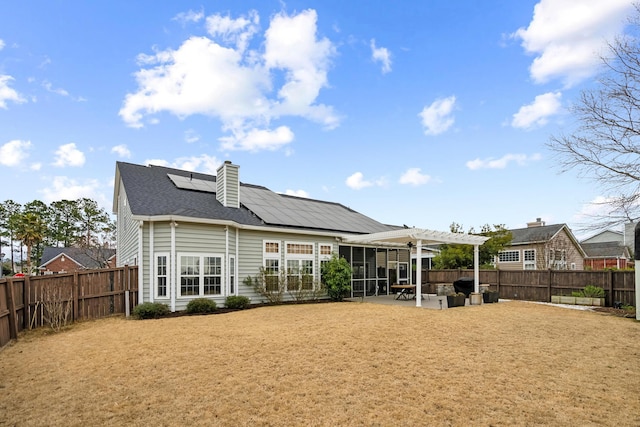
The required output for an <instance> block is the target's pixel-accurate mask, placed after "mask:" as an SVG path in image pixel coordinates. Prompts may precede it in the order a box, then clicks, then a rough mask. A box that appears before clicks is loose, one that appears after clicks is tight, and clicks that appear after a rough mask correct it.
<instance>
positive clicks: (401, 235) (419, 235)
mask: <svg viewBox="0 0 640 427" xmlns="http://www.w3.org/2000/svg"><path fill="white" fill-rule="evenodd" d="M487 240H489V238H488V237H484V236H474V235H471V234H461V233H446V232H443V231H433V230H427V229H424V228H402V229H399V230H392V231H382V232H380V233H371V234H362V235H358V236H354V235H349V236H343V238H342V241H343V242H344V243H351V244H399V245H403V246H405V247H406V246H408V244H409V243H411V245H412V246H415V248H416V253H417V254H418V256H417V258H416V270H417V272H418V273H417V274H416V307H422V274H421V272H422V256H421V254H422V246H423V245H432V244H440V243H455V244H461V245H473V281H474V292H479V291H480V283H479V282H480V270H479V266H478V264H479V252H480V251H479V248H480V245H481V244H483V243H484V242H486V241H487Z"/></svg>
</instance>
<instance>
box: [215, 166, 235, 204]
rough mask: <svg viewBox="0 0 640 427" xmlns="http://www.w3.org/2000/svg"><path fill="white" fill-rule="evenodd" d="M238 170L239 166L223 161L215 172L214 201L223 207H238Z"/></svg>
mask: <svg viewBox="0 0 640 427" xmlns="http://www.w3.org/2000/svg"><path fill="white" fill-rule="evenodd" d="M239 169H240V166H237V165H234V164H232V163H231V161H230V160H225V162H224V163H223V164H222V165H221V166H220V167H219V168H218V170H217V171H216V199H218V201H219V202H220V203H222V205H223V206H226V207H229V208H239V207H240V173H239Z"/></svg>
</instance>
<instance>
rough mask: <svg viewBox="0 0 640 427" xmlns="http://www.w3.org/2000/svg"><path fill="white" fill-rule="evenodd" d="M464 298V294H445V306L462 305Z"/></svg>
mask: <svg viewBox="0 0 640 427" xmlns="http://www.w3.org/2000/svg"><path fill="white" fill-rule="evenodd" d="M465 300H466V297H465V296H464V295H459V296H458V295H447V307H449V308H451V307H464V304H465Z"/></svg>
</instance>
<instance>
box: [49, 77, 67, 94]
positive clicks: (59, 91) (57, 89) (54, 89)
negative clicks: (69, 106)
mask: <svg viewBox="0 0 640 427" xmlns="http://www.w3.org/2000/svg"><path fill="white" fill-rule="evenodd" d="M42 87H43V88H45V89H46V90H47V91H48V92H51V93H55V94H56V95H60V96H69V92H67V91H66V90H64V89H62V88H54V87H53V85H52V84H51V82H49V81H47V80H45V81H43V82H42Z"/></svg>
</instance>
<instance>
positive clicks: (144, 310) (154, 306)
mask: <svg viewBox="0 0 640 427" xmlns="http://www.w3.org/2000/svg"><path fill="white" fill-rule="evenodd" d="M167 314H169V306H168V305H167V304H162V303H159V302H143V303H142V304H140V305H137V306H136V307H135V308H134V309H133V315H134V316H135V317H137V318H138V319H157V318H159V317H162V316H166V315H167Z"/></svg>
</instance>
